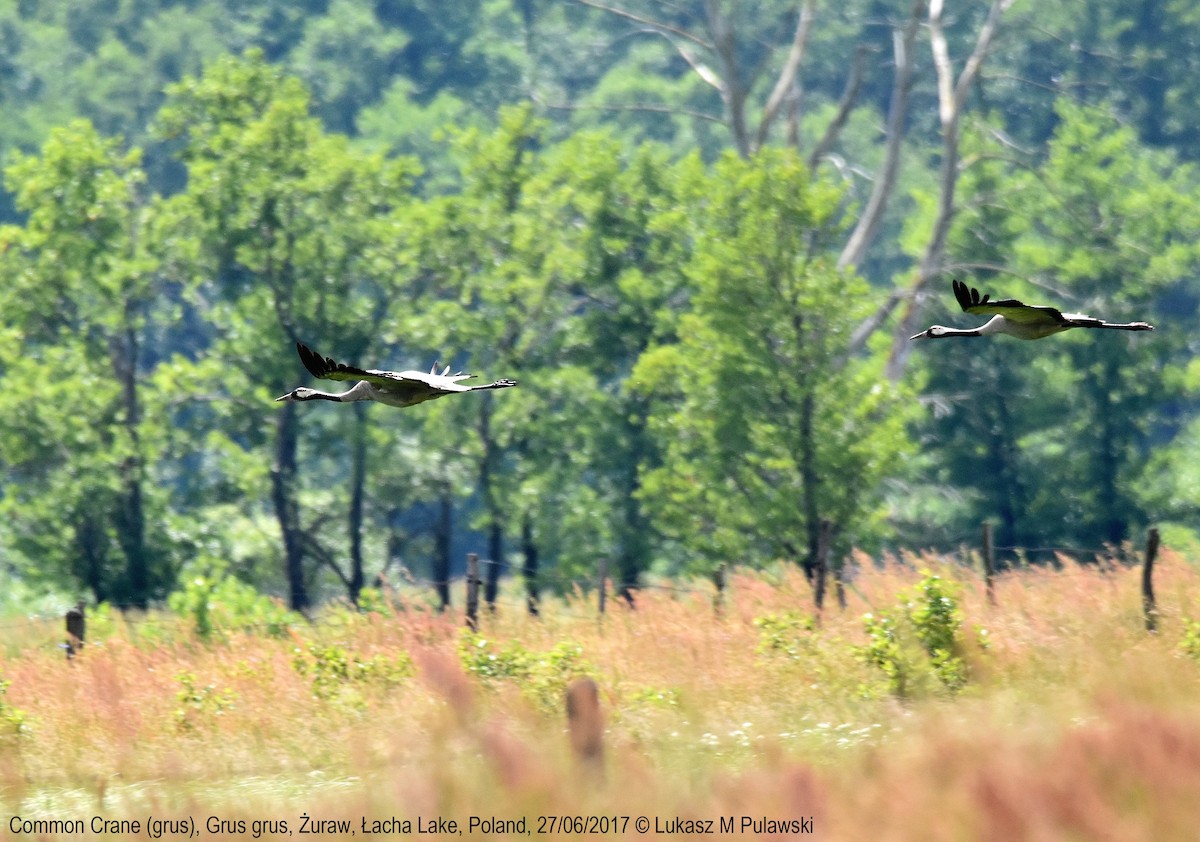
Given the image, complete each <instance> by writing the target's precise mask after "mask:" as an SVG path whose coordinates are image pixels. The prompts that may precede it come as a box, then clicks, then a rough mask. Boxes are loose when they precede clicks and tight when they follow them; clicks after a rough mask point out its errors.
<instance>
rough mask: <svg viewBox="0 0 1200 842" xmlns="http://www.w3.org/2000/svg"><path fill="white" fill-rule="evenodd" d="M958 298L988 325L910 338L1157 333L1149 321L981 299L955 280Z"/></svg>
mask: <svg viewBox="0 0 1200 842" xmlns="http://www.w3.org/2000/svg"><path fill="white" fill-rule="evenodd" d="M954 297H955V298H956V299H958V304H959V306H960V307H962V308H963V312H964V313H972V314H974V315H976V316H989V315H990V316H991V317H992V318H991V319H990V320H988V321H987V322H986V323H985V324H982V325H980V326H979V327H975V328H970V329H968V330H960V329H957V328H952V327H943V326H942V325H933V326H932V327H931V328H929V329H928V330H925V331H922V332H921V333H918V334H917V335H916V336H910V337H909V339H942V338H944V337H947V336H991V335H992V334H995V333H1007V334H1008V335H1009V336H1015V337H1016V338H1017V339H1041V338H1042V337H1044V336H1051V335H1052V334H1055V333H1061V332H1063V331H1064V330H1070V329H1071V328H1073V327H1094V328H1104V329H1107V330H1154V326H1153V325H1150V324H1147V323H1146V322H1126V323H1121V322H1106V321H1104V320H1103V319H1094V318H1092V317H1091V316H1083V315H1080V314H1078V313H1063V312H1061V311H1060V310H1059V309H1058V308H1056V307H1042V306H1035V305H1032V304H1023V303H1021V302H1020V301H1017V300H1016V299H1013V298H1006V299H1004V300H1002V301H992V300H991V297H990V296H987V295H984V296H980V294H979V290H977V289H975V288H974V287H968V286H967V285H966V284H964V283H963V282H962V281H959V280H955V281H954Z"/></svg>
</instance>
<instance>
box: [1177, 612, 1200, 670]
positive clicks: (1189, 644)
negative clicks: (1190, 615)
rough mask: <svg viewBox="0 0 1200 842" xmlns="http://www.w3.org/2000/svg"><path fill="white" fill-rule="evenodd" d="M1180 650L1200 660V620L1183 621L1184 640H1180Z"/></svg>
mask: <svg viewBox="0 0 1200 842" xmlns="http://www.w3.org/2000/svg"><path fill="white" fill-rule="evenodd" d="M1179 651H1180V652H1182V653H1183V654H1184V655H1187V656H1188V657H1189V658H1193V659H1195V660H1197V661H1200V620H1184V621H1183V640H1181V641H1180V642H1179Z"/></svg>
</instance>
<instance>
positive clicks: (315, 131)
mask: <svg viewBox="0 0 1200 842" xmlns="http://www.w3.org/2000/svg"><path fill="white" fill-rule="evenodd" d="M170 97H171V98H170V101H169V103H168V105H167V106H166V107H165V108H164V109H163V111H162V113H161V115H160V127H161V131H162V133H163V135H164V137H166V138H169V139H171V140H173V141H176V142H181V143H182V151H181V157H182V159H183V161H184V162H185V163H186V164H187V166H188V190H187V192H186V193H185V194H184V195H183V196H181V197H179V203H180V204H181V205H182V206H184V207H186V208H188V209H189V210H181V211H179V212H178V213H177V215H176V218H177V219H178V220H180V222H181V232H180V233H181V234H182V235H183V237H184V242H189V243H190V242H192V241H193V240H194V241H195V242H197V243H198V247H192V246H189V248H194V249H195V250H194V252H193V253H192V254H190V255H189V256H185V257H184V258H182V259H181V262H182V263H186V262H187V261H188V260H189V259H190V261H191V265H190V271H191V274H192V276H193V277H194V278H196V283H197V287H196V289H197V297H196V299H195V300H196V302H197V306H198V307H200V308H202V316H203V318H204V319H205V320H206V321H207V322H208V323H209V324H210V325H211V326H212V328H213V330H214V333H215V335H214V336H213V337H212V340H211V345H210V347H209V348H208V353H210V354H214V355H216V356H217V357H219V358H220V359H222V360H223V361H224V364H225V369H226V370H225V371H224V372H223V376H224V378H228V377H229V369H233V370H236V371H238V372H240V374H241V375H242V378H243V379H244V381H245V382H249V383H257V384H259V386H258V389H257V390H256V394H257V395H258V396H259V400H260V401H261V403H260V404H258V405H257V406H255V407H254V408H253V409H251V410H250V412H251V415H250V417H244V416H243V417H242V418H241V419H240V420H239V421H236V422H232V421H231V420H228V419H227V420H226V421H225V422H224V423H226V424H231V423H232V424H233V426H235V428H236V427H241V426H248V427H250V428H251V429H254V428H256V427H258V426H259V425H261V420H260V419H261V416H262V414H263V413H264V412H268V411H269V412H273V413H274V416H275V421H274V431H273V434H272V435H271V436H270V440H271V442H272V443H271V448H272V451H273V456H272V457H271V458H272V468H271V472H270V499H271V506H272V509H273V511H274V515H275V518H276V520H277V522H278V526H279V530H280V535H281V537H282V540H283V551H284V565H283V566H284V570H285V571H286V577H287V586H288V591H289V594H290V601H291V606H292V608H294V609H297V610H303V609H305V608H307V607H308V606H309V605H310V604H311V599H312V598H311V596H310V592H309V583H308V578H309V577H310V575H311V574H309V573H307V572H306V568H305V560H306V559H309V560H312V561H316V562H318V563H320V564H321V565H322V566H323V567H324V568H325V569H327V570H329V571H331V572H333V573H334V574H335V575H336V576H337V578H338V579H340V580H341V582H342V584H343V585H344V586H345V587H346V589H347V592H348V593H349V595H350V597H351V599H355V598H357V594H358V590H359V589H360V588H361V587H362V584H363V582H364V573H363V570H362V555H361V546H362V545H361V539H360V533H361V529H362V518H363V510H362V498H361V493H362V492H361V488H362V484H363V483H364V482H365V469H366V465H365V462H364V460H363V459H362V458H361V454H362V450H361V448H362V447H364V446H365V436H366V435H367V431H366V419H365V417H364V416H362V415H360V414H357V413H347V414H346V415H344V416H343V419H342V421H341V422H339V423H351V424H352V425H353V426H352V432H350V433H349V434H348V436H347V437H348V438H350V440H351V444H350V445H349V446H348V449H349V450H350V451H351V452H352V453H357V454H359V455H360V458H357V459H352V460H351V462H352V469H351V479H352V482H351V490H350V492H349V495H348V496H349V498H350V500H349V501H348V502H347V506H348V518H349V529H348V533H349V548H348V555H349V556H350V558H349V564H348V566H345V567H344V566H343V565H342V564H340V563H339V562H338V560H337V559H338V555H337V554H336V553H333V552H331V551H330V550H329V549H328V548H327V547H326V546H325V543H324V541H323V540H322V537H321V534H322V532H321V530H320V528H319V527H320V525H321V519H319V518H318V519H315V523H311V524H306V523H305V522H304V519H303V512H302V508H301V501H300V489H301V488H302V485H301V482H302V480H301V476H300V474H301V468H300V466H301V461H300V458H299V453H300V446H301V442H302V429H303V428H302V425H301V421H300V417H299V416H298V414H297V412H298V408H297V406H296V405H295V404H290V403H288V404H283V405H282V406H275V405H272V404H271V403H270V400H269V396H270V393H271V392H273V393H274V394H281V393H282V392H284V391H286V390H287V389H290V388H291V387H292V386H293V385H294V384H295V383H296V382H297V381H298V380H299V379H300V378H302V377H304V376H305V374H304V371H303V369H302V368H301V366H300V363H299V361H298V359H297V358H296V356H295V354H294V351H293V350H292V349H293V348H294V346H295V343H296V342H298V341H305V342H306V343H311V344H313V345H315V346H317V347H318V348H321V349H322V350H323V351H324V353H327V354H330V355H335V356H340V357H343V358H348V359H352V360H358V359H362V358H367V357H371V356H375V355H376V354H379V353H380V350H381V343H380V341H379V336H380V334H381V332H382V331H381V325H382V324H383V321H384V318H385V316H386V315H387V312H388V307H389V303H390V301H391V300H392V297H393V296H395V295H397V294H398V293H399V286H400V285H401V284H402V283H403V279H388V280H386V281H385V280H384V279H383V278H382V277H381V276H380V274H378V272H380V271H382V270H384V269H387V268H390V266H391V265H392V262H391V261H389V260H387V259H386V255H381V254H380V249H379V247H378V244H379V243H380V242H381V227H382V230H383V231H386V232H389V233H390V232H391V231H393V228H392V220H391V218H390V217H391V214H392V211H393V210H394V208H395V206H396V205H397V204H398V203H402V202H403V200H404V198H405V196H406V194H407V190H408V184H409V178H410V174H411V164H410V163H409V162H407V161H406V160H403V159H401V160H397V161H393V162H385V161H383V160H382V159H381V158H379V157H377V156H365V157H354V156H352V155H350V154H349V147H348V144H347V142H346V140H345V138H342V137H338V136H330V135H326V134H324V133H323V132H322V130H321V128H320V126H319V124H318V123H317V121H316V120H315V119H314V118H313V117H311V116H310V115H309V112H308V107H309V102H308V96H307V93H306V92H305V91H304V89H303V87H302V86H301V85H300V84H299V82H298V81H297V80H295V79H292V78H288V77H285V76H283V75H282V74H280V73H279V72H278V71H277V70H275V69H274V68H272V67H271V66H269V65H268V64H267V63H266V62H265V61H264V59H263V57H262V55H261V54H258V53H250V54H248V55H247V56H246V57H244V58H243V59H227V60H224V61H221V62H218V63H216V64H215V65H213V66H212V67H211V68H209V70H208V71H207V72H206V73H205V75H204V76H203V77H200V78H195V79H193V78H189V79H187V80H185V81H184V82H182V83H180V84H179V85H177V86H175V87H174V88H172V90H171V92H170ZM217 388H221V387H219V386H218V387H217ZM229 408H230V410H231V411H232V412H234V413H245V412H246V411H247V407H246V406H244V405H240V404H236V403H234V404H230V405H229ZM305 409H311V407H305ZM250 441H251V442H253V443H254V444H255V446H261V444H262V443H264V439H263V437H262V434H261V432H260V431H258V430H255V432H254V434H253V437H252V438H251V439H250ZM322 461H323V460H322V458H321V457H317V458H314V459H313V460H311V461H310V463H311V464H313V465H321V463H322ZM353 466H357V467H353ZM333 470H335V471H340V470H341V468H340V466H338V467H334V468H333ZM326 487H328V486H326Z"/></svg>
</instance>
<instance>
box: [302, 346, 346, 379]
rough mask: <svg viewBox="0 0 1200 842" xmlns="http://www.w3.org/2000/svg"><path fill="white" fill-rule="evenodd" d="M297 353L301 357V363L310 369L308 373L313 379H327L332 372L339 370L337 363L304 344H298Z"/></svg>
mask: <svg viewBox="0 0 1200 842" xmlns="http://www.w3.org/2000/svg"><path fill="white" fill-rule="evenodd" d="M296 353H297V354H299V355H300V362H301V363H303V364H304V367H305V368H306V369H308V373H309V374H311V375H312V376H313V377H325V376H326V375H327V374H329V373H330V372H331V371H335V370H336V369H337V363H335V362H334V361H333V360H332V359H330V358H327V357H322V356H321V355H320V354H318V353H317V352H316V351H314V350H313V349H312V348H310V347H308V346H307V345H305V344H304V343H303V342H297V343H296Z"/></svg>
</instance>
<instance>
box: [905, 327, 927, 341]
mask: <svg viewBox="0 0 1200 842" xmlns="http://www.w3.org/2000/svg"><path fill="white" fill-rule="evenodd" d="M928 338H929V331H927V330H923V331H921V332H920V333H918V334H917V335H916V336H910V337H908V341H909V342H912V341H913V340H914V339H928Z"/></svg>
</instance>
